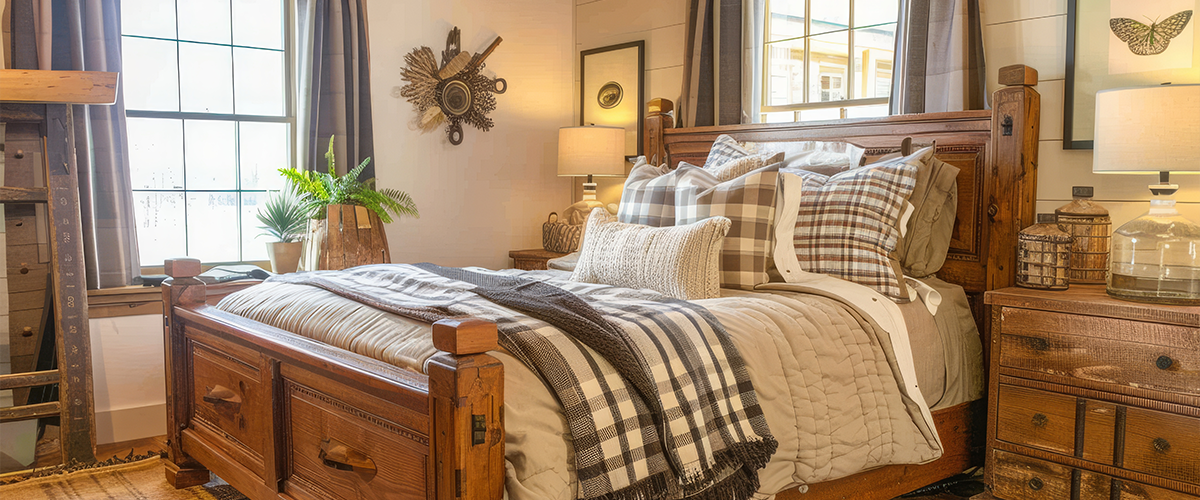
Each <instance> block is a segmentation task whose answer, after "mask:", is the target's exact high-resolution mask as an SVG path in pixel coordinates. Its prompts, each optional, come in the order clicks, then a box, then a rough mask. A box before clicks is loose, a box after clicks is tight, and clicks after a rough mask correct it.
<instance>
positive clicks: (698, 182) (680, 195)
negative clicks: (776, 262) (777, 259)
mask: <svg viewBox="0 0 1200 500" xmlns="http://www.w3.org/2000/svg"><path fill="white" fill-rule="evenodd" d="M781 166H782V165H781V164H779V163H775V164H773V165H770V166H767V167H764V168H760V169H758V170H755V171H753V172H750V173H748V174H746V175H743V176H741V177H738V178H736V179H733V180H730V181H726V182H720V181H719V179H717V177H716V176H715V175H713V174H712V173H711V172H709V171H707V170H704V169H700V168H697V167H689V166H681V167H680V170H685V169H686V170H693V171H695V172H697V173H696V174H695V175H694V176H693V177H692V178H691V179H690V181H691V182H689V183H688V184H687V185H683V186H680V187H679V188H678V189H677V190H676V191H675V224H676V225H684V224H691V223H694V222H696V221H700V220H703V219H706V218H709V217H717V216H722V217H726V218H728V219H729V220H730V222H731V225H730V228H729V234H727V235H726V236H725V243H724V245H723V246H722V247H721V286H722V287H726V288H741V289H746V290H749V289H753V288H754V286H755V285H758V284H761V283H766V282H768V281H770V278H769V276H768V274H767V273H768V270H769V268H771V267H773V263H772V262H771V255H772V247H773V243H774V241H775V230H774V228H775V224H776V220H775V218H776V216H777V210H776V206H777V205H778V203H779V202H778V199H777V198H778V197H779V195H780V194H781V191H780V190H779V187H778V186H779V185H780V182H779V181H780V172H779V169H780V167H781ZM787 175H789V176H790V175H791V174H787Z"/></svg>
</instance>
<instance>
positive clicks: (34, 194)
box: [0, 186, 46, 203]
mask: <svg viewBox="0 0 1200 500" xmlns="http://www.w3.org/2000/svg"><path fill="white" fill-rule="evenodd" d="M0 202H3V203H45V202H46V188H44V187H42V188H27V187H9V186H4V187H0Z"/></svg>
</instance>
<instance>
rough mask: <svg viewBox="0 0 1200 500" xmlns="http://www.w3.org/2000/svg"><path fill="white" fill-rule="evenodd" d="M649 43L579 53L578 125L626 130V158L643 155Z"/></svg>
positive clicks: (625, 44) (629, 44)
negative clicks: (644, 103) (647, 46)
mask: <svg viewBox="0 0 1200 500" xmlns="http://www.w3.org/2000/svg"><path fill="white" fill-rule="evenodd" d="M645 67H646V42H645V41H642V40H639V41H636V42H629V43H622V44H620V45H611V46H608V47H600V48H598V49H589V50H585V51H583V52H580V54H579V90H580V91H579V124H580V125H607V126H611V127H621V128H623V129H625V157H626V158H633V157H635V156H639V155H641V154H642V123H643V122H644V121H645V119H646V114H645V113H643V112H642V103H643V102H644V101H645V97H644V93H643V92H644V89H645V78H646V71H645Z"/></svg>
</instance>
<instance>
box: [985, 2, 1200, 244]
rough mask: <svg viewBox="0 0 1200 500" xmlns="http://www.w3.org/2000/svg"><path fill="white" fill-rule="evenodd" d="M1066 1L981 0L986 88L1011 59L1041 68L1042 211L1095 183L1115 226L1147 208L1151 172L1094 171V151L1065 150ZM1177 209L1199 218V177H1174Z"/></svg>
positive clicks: (1097, 198) (994, 86) (1153, 180)
mask: <svg viewBox="0 0 1200 500" xmlns="http://www.w3.org/2000/svg"><path fill="white" fill-rule="evenodd" d="M1067 1H1068V0H983V1H982V2H981V10H982V14H983V23H984V28H983V40H984V50H985V52H986V54H985V57H986V60H987V66H988V88H989V90H996V89H997V88H999V84H997V83H996V75H997V73H996V72H997V71H999V69H1000V68H1002V67H1004V66H1008V65H1010V64H1026V65H1029V66H1032V67H1033V68H1035V69H1037V70H1038V76H1039V77H1040V83H1039V84H1038V86H1037V90H1038V92H1039V93H1040V94H1041V95H1042V123H1041V144H1040V146H1039V151H1038V196H1037V199H1038V202H1037V210H1038V212H1053V211H1054V209H1055V208H1057V207H1060V206H1062V205H1064V204H1066V203H1067V202H1069V201H1070V200H1071V186H1093V187H1095V188H1096V196H1095V201H1097V202H1098V203H1100V204H1101V205H1103V206H1104V207H1105V208H1107V209H1108V211H1109V214H1110V215H1111V216H1112V219H1113V229H1116V228H1117V227H1119V226H1120V225H1121V224H1124V223H1125V222H1127V221H1129V220H1130V219H1133V218H1135V217H1137V216H1139V215H1141V214H1143V213H1145V212H1146V211H1147V210H1148V209H1149V206H1148V204H1147V200H1149V199H1150V191H1149V190H1148V189H1147V188H1146V186H1147V185H1149V184H1153V183H1156V182H1157V180H1158V178H1157V177H1155V176H1154V175H1153V174H1150V175H1136V176H1130V175H1097V174H1093V173H1092V152H1091V150H1083V151H1080V150H1063V148H1062V138H1063V133H1062V130H1063V127H1062V118H1063V92H1064V90H1065V83H1066V82H1065V78H1066V67H1067V66H1066V60H1067V46H1066V40H1067ZM1172 180H1173V182H1175V183H1176V184H1179V185H1180V188H1181V189H1180V190H1179V192H1178V193H1177V194H1176V199H1177V200H1178V201H1179V210H1180V212H1183V214H1184V215H1185V216H1187V217H1189V218H1191V219H1192V220H1200V176H1195V175H1188V176H1175V177H1173V179H1172Z"/></svg>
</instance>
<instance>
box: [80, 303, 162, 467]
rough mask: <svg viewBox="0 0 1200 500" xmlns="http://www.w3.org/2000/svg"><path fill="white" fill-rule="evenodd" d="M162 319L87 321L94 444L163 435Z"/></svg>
mask: <svg viewBox="0 0 1200 500" xmlns="http://www.w3.org/2000/svg"><path fill="white" fill-rule="evenodd" d="M162 324H163V319H162V316H159V315H142V316H126V317H120V318H94V319H91V320H90V321H89V322H88V326H89V329H90V333H91V340H92V342H91V344H92V390H93V395H94V398H95V403H96V443H98V444H104V443H117V442H121V441H129V440H133V439H140V438H145V437H152V436H161V435H163V434H166V432H167V410H166V408H167V407H166V401H167V385H166V384H167V382H166V375H165V372H164V370H165V364H164V362H163V359H164V351H163V327H162ZM102 458H107V457H102Z"/></svg>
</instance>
